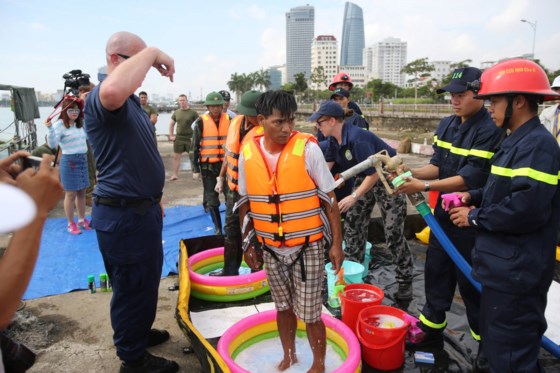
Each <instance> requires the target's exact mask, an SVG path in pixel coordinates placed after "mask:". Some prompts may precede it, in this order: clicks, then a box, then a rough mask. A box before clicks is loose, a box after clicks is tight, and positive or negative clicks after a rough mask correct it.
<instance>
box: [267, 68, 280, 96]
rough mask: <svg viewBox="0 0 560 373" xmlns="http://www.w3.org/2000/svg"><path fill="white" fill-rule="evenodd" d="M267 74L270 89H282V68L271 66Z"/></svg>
mask: <svg viewBox="0 0 560 373" xmlns="http://www.w3.org/2000/svg"><path fill="white" fill-rule="evenodd" d="M266 72H267V73H268V78H269V79H270V87H268V89H271V90H276V89H280V88H282V70H281V66H271V67H269V68H268V69H267V70H266Z"/></svg>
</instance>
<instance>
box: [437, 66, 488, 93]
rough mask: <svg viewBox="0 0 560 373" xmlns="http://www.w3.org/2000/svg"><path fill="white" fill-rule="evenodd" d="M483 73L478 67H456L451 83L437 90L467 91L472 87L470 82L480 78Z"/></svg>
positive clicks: (441, 91)
mask: <svg viewBox="0 0 560 373" xmlns="http://www.w3.org/2000/svg"><path fill="white" fill-rule="evenodd" d="M481 75H482V71H480V70H479V69H477V68H476V67H462V68H460V69H455V71H453V76H452V78H451V81H450V82H449V84H448V85H446V86H445V87H442V88H439V89H438V90H437V91H436V92H437V93H438V94H440V93H443V92H449V93H459V92H465V91H466V90H468V89H469V88H470V87H469V86H468V83H472V82H474V81H475V80H480V76H481Z"/></svg>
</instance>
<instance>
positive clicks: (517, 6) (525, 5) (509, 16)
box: [486, 0, 535, 32]
mask: <svg viewBox="0 0 560 373" xmlns="http://www.w3.org/2000/svg"><path fill="white" fill-rule="evenodd" d="M530 6H531V4H530V3H529V1H527V0H511V1H510V2H509V4H507V5H506V6H504V7H502V9H503V12H502V13H500V14H498V15H496V16H493V17H491V18H490V20H489V21H488V23H487V24H486V28H487V29H488V30H489V31H491V32H492V31H493V32H503V31H505V30H511V29H512V28H515V27H517V26H518V24H519V21H520V20H521V19H523V18H526V17H527V13H528V9H529V7H530ZM533 6H535V5H533Z"/></svg>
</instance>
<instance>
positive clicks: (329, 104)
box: [307, 100, 344, 122]
mask: <svg viewBox="0 0 560 373" xmlns="http://www.w3.org/2000/svg"><path fill="white" fill-rule="evenodd" d="M323 115H325V116H328V117H335V118H342V117H344V109H343V108H342V106H340V104H339V103H338V102H336V101H330V100H329V101H323V103H322V104H321V106H319V110H317V111H316V112H315V113H313V114H312V115H311V116H310V117H309V118H307V121H309V122H315V121H316V120H317V119H319V118H321V117H322V116H323Z"/></svg>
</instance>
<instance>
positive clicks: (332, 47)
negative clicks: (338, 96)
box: [311, 35, 338, 89]
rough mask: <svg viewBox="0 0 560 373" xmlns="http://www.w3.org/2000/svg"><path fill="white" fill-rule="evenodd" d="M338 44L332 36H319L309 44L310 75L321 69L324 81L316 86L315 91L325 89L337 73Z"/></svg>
mask: <svg viewBox="0 0 560 373" xmlns="http://www.w3.org/2000/svg"><path fill="white" fill-rule="evenodd" d="M337 56H338V43H337V41H336V38H335V37H334V36H332V35H319V36H317V37H316V38H315V39H313V43H311V73H313V72H314V71H315V69H316V68H318V67H322V68H323V74H324V75H325V81H324V82H323V83H320V84H318V86H317V87H315V86H314V87H313V88H316V89H327V88H328V87H329V84H330V82H331V80H332V77H333V76H335V75H336V73H337V67H338V64H337V60H338V58H337Z"/></svg>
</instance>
